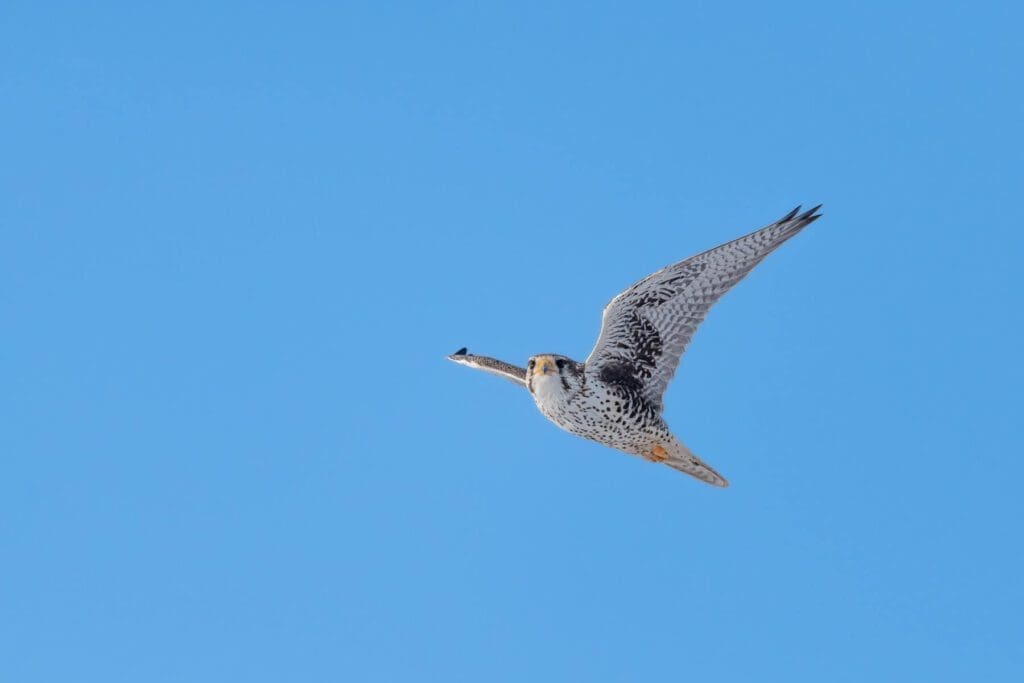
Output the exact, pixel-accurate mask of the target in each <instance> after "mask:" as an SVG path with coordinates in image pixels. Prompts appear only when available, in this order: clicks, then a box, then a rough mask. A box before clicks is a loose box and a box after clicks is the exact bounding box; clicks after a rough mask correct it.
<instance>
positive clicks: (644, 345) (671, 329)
mask: <svg viewBox="0 0 1024 683" xmlns="http://www.w3.org/2000/svg"><path fill="white" fill-rule="evenodd" d="M818 208H820V207H817V206H816V207H814V208H813V209H811V210H810V211H807V212H805V213H799V212H800V207H797V208H796V209H794V210H793V211H791V212H790V213H788V214H787V215H786V216H784V217H782V218H781V219H779V220H778V221H776V222H775V223H772V224H771V225H768V226H766V227H764V228H762V229H760V230H757V231H755V232H752V233H750V234H749V235H746V236H744V237H740V238H739V239H736V240H733V241H732V242H728V243H726V244H723V245H721V246H719V247H715V248H714V249H710V250H708V251H705V252H704V253H702V254H697V255H696V256H691V257H690V258H688V259H686V260H684V261H680V262H679V263H676V264H673V265H671V266H668V267H666V268H664V269H662V270H659V271H658V272H657V273H654V274H652V275H649V276H648V277H646V278H644V279H643V280H641V281H640V282H637V283H636V284H635V285H633V286H632V287H630V288H629V289H627V290H626V291H624V292H622V293H621V294H619V295H618V296H617V297H615V298H614V299H612V300H611V301H610V302H609V303H608V305H607V306H605V309H604V314H603V316H602V318H601V335H600V337H598V340H597V344H596V345H595V346H594V350H593V351H591V352H590V356H589V357H588V358H587V360H586V367H587V372H588V373H593V374H594V375H595V376H598V377H603V378H605V379H606V380H607V379H608V378H614V379H615V380H617V381H619V382H626V383H628V384H630V385H632V386H633V387H634V388H636V389H637V390H639V391H640V393H641V395H642V396H643V397H644V398H645V399H646V400H647V401H649V402H650V404H651V405H654V406H657V407H658V410H661V408H662V395H663V394H664V393H665V389H666V388H667V387H668V383H669V381H671V379H672V375H674V374H675V371H676V367H677V366H678V365H679V359H680V358H681V357H682V355H683V352H684V351H685V350H686V345H687V344H689V343H690V338H691V337H693V333H694V332H695V331H696V329H697V326H698V325H700V324H701V322H703V320H704V317H705V316H706V315H707V312H708V309H710V308H711V306H712V305H713V304H714V303H715V302H716V301H718V299H719V298H721V296H722V295H723V294H725V293H726V292H727V291H729V289H731V288H732V286H733V285H735V284H736V283H737V282H739V281H740V280H742V279H743V277H744V276H745V275H746V274H747V273H749V272H750V271H751V270H752V269H753V268H754V266H756V265H757V264H758V263H760V262H761V261H762V260H763V259H764V257H765V256H767V255H768V254H770V253H771V252H772V251H774V250H775V249H776V248H777V247H778V246H779V245H780V244H782V243H783V242H785V241H786V240H788V239H789V238H790V237H792V236H793V235H795V234H797V233H798V232H800V231H801V230H802V229H803V228H805V227H807V226H808V225H809V224H810V223H811V222H813V221H814V220H815V219H817V218H819V214H817V213H816V212H817V210H818Z"/></svg>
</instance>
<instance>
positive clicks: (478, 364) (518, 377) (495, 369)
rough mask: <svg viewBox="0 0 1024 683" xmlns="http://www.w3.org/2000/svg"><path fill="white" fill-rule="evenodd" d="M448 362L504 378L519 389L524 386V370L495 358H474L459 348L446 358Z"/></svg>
mask: <svg viewBox="0 0 1024 683" xmlns="http://www.w3.org/2000/svg"><path fill="white" fill-rule="evenodd" d="M448 360H450V361H452V362H454V363H459V364H461V365H466V366H469V367H471V368H475V369H477V370H483V371H484V372H489V373H491V374H492V375H498V376H499V377H504V378H505V379H507V380H511V381H512V382H515V383H516V384H518V385H519V386H521V387H525V386H526V370H524V369H523V368H520V367H516V366H515V365H511V364H509V363H506V362H505V361H501V360H497V359H496V358H488V357H487V356H474V355H472V354H469V353H466V349H465V348H461V349H459V350H458V351H456V352H455V353H453V354H452V355H450V356H448Z"/></svg>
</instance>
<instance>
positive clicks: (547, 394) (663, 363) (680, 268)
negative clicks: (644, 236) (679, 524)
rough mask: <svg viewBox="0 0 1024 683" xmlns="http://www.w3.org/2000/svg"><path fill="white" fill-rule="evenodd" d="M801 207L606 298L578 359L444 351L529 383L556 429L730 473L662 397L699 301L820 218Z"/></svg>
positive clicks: (707, 476) (694, 471)
mask: <svg viewBox="0 0 1024 683" xmlns="http://www.w3.org/2000/svg"><path fill="white" fill-rule="evenodd" d="M819 208H821V205H818V206H816V207H814V208H813V209H811V210H810V211H806V212H804V213H800V207H797V208H796V209H794V210H792V211H790V212H789V213H788V214H786V215H785V216H783V217H782V218H780V219H779V220H777V221H775V222H774V223H772V224H771V225H768V226H765V227H764V228H761V229H760V230H756V231H754V232H752V233H750V234H749V235H745V236H743V237H740V238H739V239H736V240H733V241H732V242H727V243H725V244H723V245H721V246H718V247H715V248H714V249H710V250H708V251H705V252H703V253H701V254H697V255H696V256H691V257H690V258H688V259H685V260H683V261H680V262H678V263H675V264H673V265H670V266H668V267H666V268H663V269H662V270H659V271H658V272H656V273H654V274H652V275H649V276H647V277H645V278H644V279H643V280H640V281H639V282H637V283H636V284H634V285H633V286H632V287H630V288H629V289H627V290H626V291H624V292H622V293H621V294H619V295H618V296H616V297H615V298H614V299H612V300H611V301H610V302H609V303H608V305H607V306H605V309H604V313H603V315H602V318H601V334H600V336H599V337H598V339H597V344H595V345H594V349H593V350H592V351H591V352H590V355H589V356H587V359H586V360H585V361H583V362H582V363H581V362H578V361H575V360H572V359H571V358H568V357H566V356H560V355H557V354H553V353H543V354H538V355H535V356H531V357H530V359H529V361H528V362H527V364H526V367H525V368H521V367H518V366H515V365H512V364H510V363H506V362H504V361H500V360H497V359H495V358H488V357H487V356H477V355H474V354H471V353H468V352H467V350H466V349H465V348H462V349H459V350H458V351H456V352H455V353H453V354H452V355H450V356H448V360H451V361H454V362H456V363H460V364H462V365H466V366H469V367H471V368H475V369H477V370H484V371H486V372H489V373H492V374H495V375H498V376H500V377H504V378H505V379H508V380H511V381H512V382H515V383H516V384H518V385H521V386H523V387H525V388H526V389H527V390H529V392H530V395H532V396H533V400H534V402H535V403H536V404H537V408H539V409H540V412H541V413H543V414H544V416H545V417H547V418H548V419H549V420H551V421H552V422H554V423H555V424H556V425H558V426H559V427H561V428H562V429H564V430H566V431H568V432H571V433H572V434H575V435H577V436H581V437H583V438H585V439H590V440H592V441H596V442H598V443H601V444H604V445H606V446H610V447H611V448H615V449H617V450H620V451H623V452H625V453H628V454H630V455H636V456H640V457H641V458H644V459H646V460H649V461H651V462H656V463H662V464H664V465H667V466H669V467H671V468H673V469H675V470H678V471H680V472H684V473H686V474H689V475H690V476H693V477H696V478H697V479H700V480H701V481H703V482H706V483H708V484H712V485H714V486H721V487H725V486H728V485H729V482H727V481H726V480H725V478H724V477H723V476H722V475H720V474H719V473H718V472H716V471H715V470H714V469H712V468H711V467H710V466H708V465H707V464H706V463H705V462H704V461H702V460H701V459H700V458H698V457H697V456H696V455H694V454H693V453H691V452H690V450H689V449H688V448H687V447H686V446H684V445H683V443H682V442H681V441H680V440H679V439H677V438H676V437H675V436H673V435H672V432H670V431H669V428H668V425H667V424H666V423H665V420H664V419H663V418H662V412H663V408H664V406H663V404H662V396H663V395H664V393H665V389H666V388H667V387H668V383H669V382H670V381H671V380H672V376H673V375H674V374H675V371H676V367H677V366H678V365H679V359H680V358H681V357H682V355H683V352H684V351H685V350H686V345H687V344H689V343H690V339H691V338H692V337H693V333H694V332H695V331H696V330H697V327H698V326H699V325H700V324H701V322H703V320H704V317H705V316H706V315H707V313H708V310H709V309H710V308H711V306H712V305H714V303H715V302H716V301H718V300H719V299H720V298H721V297H722V295H723V294H725V293H726V292H728V291H729V290H730V289H732V287H733V286H734V285H735V284H736V283H737V282H739V281H740V280H742V279H743V278H744V277H745V276H746V275H747V273H749V272H750V271H751V270H753V268H754V266H756V265H757V264H759V263H760V262H761V261H762V260H764V257H765V256H767V255H768V254H770V253H772V252H773V251H775V249H777V248H778V247H779V246H780V245H781V244H782V243H783V242H785V241H786V240H788V239H789V238H791V237H793V236H794V235H796V234H797V233H798V232H800V231H801V230H803V229H804V228H806V227H807V226H808V225H810V224H811V223H813V222H814V221H815V220H817V219H818V218H820V217H821V215H820V214H819V213H818V209H819Z"/></svg>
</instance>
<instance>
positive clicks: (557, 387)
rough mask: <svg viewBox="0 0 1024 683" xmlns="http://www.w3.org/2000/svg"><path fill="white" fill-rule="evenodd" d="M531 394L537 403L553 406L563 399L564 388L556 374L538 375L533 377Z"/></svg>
mask: <svg viewBox="0 0 1024 683" xmlns="http://www.w3.org/2000/svg"><path fill="white" fill-rule="evenodd" d="M533 395H534V399H535V400H536V401H537V403H539V404H541V405H543V406H549V407H555V406H557V405H558V404H560V403H562V401H564V400H565V388H564V387H563V386H562V380H561V378H560V377H559V376H558V375H539V376H535V377H534V378H533Z"/></svg>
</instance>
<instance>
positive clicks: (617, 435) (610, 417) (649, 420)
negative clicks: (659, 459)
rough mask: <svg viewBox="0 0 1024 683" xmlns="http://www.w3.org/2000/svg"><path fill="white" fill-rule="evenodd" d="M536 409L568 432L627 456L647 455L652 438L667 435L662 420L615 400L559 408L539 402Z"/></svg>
mask: <svg viewBox="0 0 1024 683" xmlns="http://www.w3.org/2000/svg"><path fill="white" fill-rule="evenodd" d="M537 407H538V408H540V411H541V413H543V414H544V416H545V417H547V418H548V419H549V420H551V421H552V422H554V423H555V424H556V425H558V426H559V427H561V428H562V429H564V430H565V431H567V432H570V433H571V434H575V435H576V436H581V437H583V438H584V439H590V440H591V441H597V442H599V443H602V444H604V445H606V446H610V447H611V448H616V449H618V450H621V451H625V452H627V453H637V454H639V453H641V452H644V453H645V452H646V451H647V450H648V443H649V442H650V441H651V440H652V439H657V437H658V436H660V435H661V434H662V433H667V428H666V427H665V426H664V424H663V423H662V421H661V420H660V419H657V418H654V417H653V416H651V415H649V414H648V412H647V411H645V410H640V409H636V410H630V409H628V408H627V407H626V406H623V405H621V404H620V405H618V406H616V405H615V403H614V402H613V401H611V402H607V403H602V402H596V403H585V404H581V405H573V404H569V405H559V406H547V405H543V404H541V403H538V405H537Z"/></svg>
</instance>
